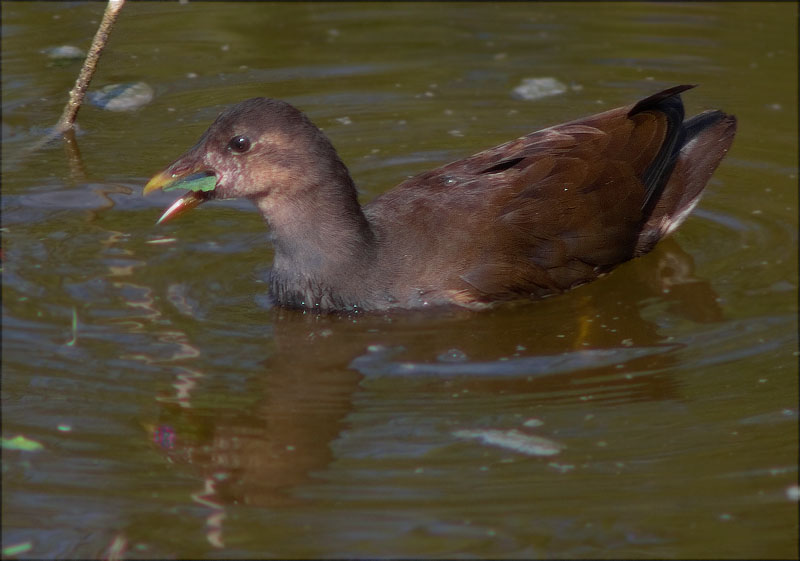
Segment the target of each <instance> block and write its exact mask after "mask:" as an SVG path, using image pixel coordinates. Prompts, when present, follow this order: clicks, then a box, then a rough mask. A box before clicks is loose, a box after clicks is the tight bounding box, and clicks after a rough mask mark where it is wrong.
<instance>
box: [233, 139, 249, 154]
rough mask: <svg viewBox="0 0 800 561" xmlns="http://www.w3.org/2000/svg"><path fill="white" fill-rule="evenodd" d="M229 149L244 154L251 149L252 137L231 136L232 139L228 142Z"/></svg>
mask: <svg viewBox="0 0 800 561" xmlns="http://www.w3.org/2000/svg"><path fill="white" fill-rule="evenodd" d="M228 150H230V151H231V152H235V153H236V154H244V153H245V152H247V151H248V150H250V139H249V138H247V137H246V136H241V135H239V136H234V137H233V138H231V141H230V142H228Z"/></svg>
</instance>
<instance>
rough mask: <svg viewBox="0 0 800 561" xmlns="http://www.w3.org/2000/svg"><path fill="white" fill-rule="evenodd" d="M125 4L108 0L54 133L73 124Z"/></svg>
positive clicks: (68, 128)
mask: <svg viewBox="0 0 800 561" xmlns="http://www.w3.org/2000/svg"><path fill="white" fill-rule="evenodd" d="M124 5H125V0H108V5H107V6H106V11H105V13H104V14H103V20H102V21H101V22H100V27H98V28H97V33H95V35H94V40H93V41H92V46H91V47H90V48H89V52H88V53H87V55H86V60H84V61H83V66H82V67H81V72H80V74H78V79H77V80H75V87H73V88H72V90H71V91H70V92H69V101H68V102H67V105H66V106H65V107H64V112H63V113H62V114H61V118H60V119H59V120H58V124H57V125H56V128H55V131H54V133H55V134H58V133H64V132H66V131H68V130H70V129H72V127H73V126H74V125H75V118H76V117H77V116H78V110H80V108H81V104H82V103H83V98H84V97H85V96H86V90H87V89H88V88H89V83H90V82H91V81H92V76H93V75H94V71H95V69H96V68H97V62H98V61H99V60H100V54H101V53H102V52H103V49H104V48H105V46H106V43H108V35H109V33H111V28H112V27H113V26H114V22H115V21H116V20H117V16H118V15H119V11H120V10H121V9H122V6H124Z"/></svg>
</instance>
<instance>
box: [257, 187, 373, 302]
mask: <svg viewBox="0 0 800 561" xmlns="http://www.w3.org/2000/svg"><path fill="white" fill-rule="evenodd" d="M255 202H256V205H257V206H258V207H259V210H261V213H262V215H263V216H264V217H265V218H266V220H267V223H268V224H269V227H270V230H271V231H272V238H273V239H272V243H273V245H274V248H275V257H274V260H273V266H272V272H271V290H272V296H273V298H274V299H275V300H276V301H277V303H279V304H281V305H284V306H289V307H299V308H309V309H318V310H321V311H329V310H332V309H342V308H345V309H346V308H350V309H352V308H358V307H359V305H360V300H361V299H363V296H364V294H366V293H367V292H368V291H365V290H364V289H365V288H366V286H365V285H366V284H367V277H368V273H369V271H370V270H371V268H372V265H373V263H374V261H375V255H376V241H375V235H374V232H373V230H372V227H371V225H370V223H369V221H368V220H367V218H366V217H365V216H364V213H363V212H362V210H361V206H360V205H359V203H358V198H357V195H356V189H355V186H354V185H353V183H352V180H350V178H349V175H348V176H347V177H346V178H344V180H342V179H340V181H338V182H335V181H329V182H326V183H322V184H316V185H310V186H309V187H308V188H306V189H303V190H301V191H300V192H298V191H297V190H296V191H294V193H293V195H292V197H287V198H285V199H284V200H282V201H275V200H271V197H270V196H269V195H267V196H265V197H263V198H260V199H256V201H255ZM357 294H358V295H359V296H358V297H357V296H356V295H357Z"/></svg>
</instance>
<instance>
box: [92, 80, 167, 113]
mask: <svg viewBox="0 0 800 561" xmlns="http://www.w3.org/2000/svg"><path fill="white" fill-rule="evenodd" d="M88 97H89V103H91V104H92V105H94V106H96V107H99V108H100V109H105V110H106V111H133V110H134V109H139V108H140V107H142V106H144V105H147V104H148V103H150V102H151V101H153V97H155V90H153V88H152V87H151V86H150V85H149V84H146V83H145V82H128V83H125V84H109V85H108V86H104V87H103V88H100V90H98V91H95V92H89V96H88Z"/></svg>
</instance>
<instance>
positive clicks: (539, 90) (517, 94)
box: [511, 76, 569, 101]
mask: <svg viewBox="0 0 800 561" xmlns="http://www.w3.org/2000/svg"><path fill="white" fill-rule="evenodd" d="M568 89H569V88H568V87H567V85H566V84H564V83H563V82H561V81H559V80H557V79H555V78H552V77H549V76H548V77H544V78H525V79H523V80H522V83H521V84H520V85H519V86H517V87H516V88H514V89H513V90H511V97H513V98H515V99H522V100H525V101H533V100H536V99H541V98H543V97H550V96H551V95H559V94H562V93H564V92H566V91H567V90H568Z"/></svg>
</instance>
